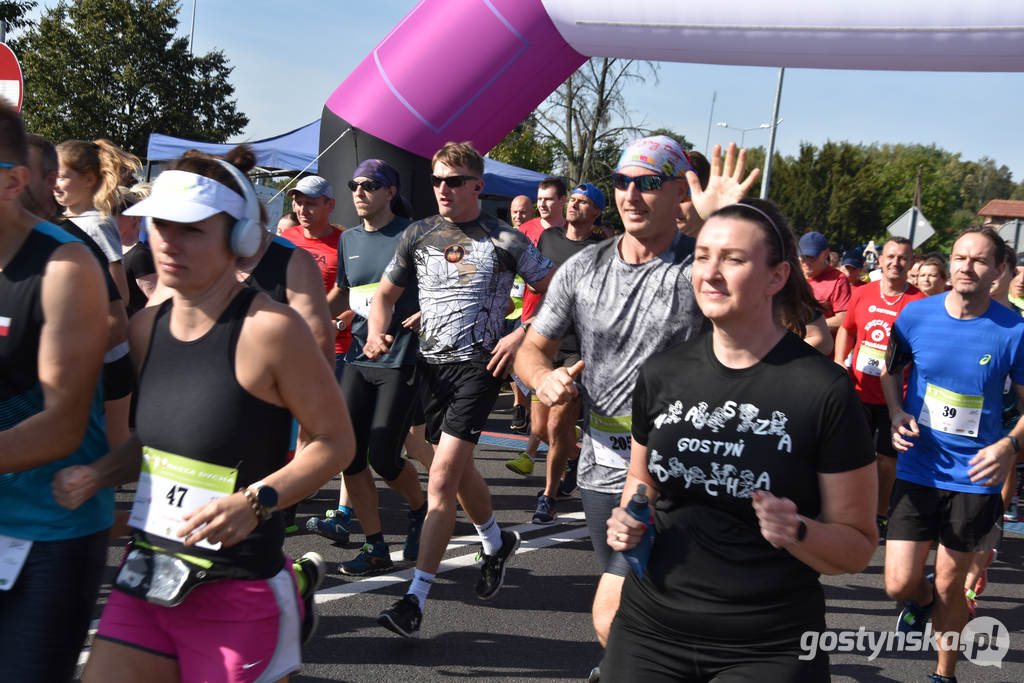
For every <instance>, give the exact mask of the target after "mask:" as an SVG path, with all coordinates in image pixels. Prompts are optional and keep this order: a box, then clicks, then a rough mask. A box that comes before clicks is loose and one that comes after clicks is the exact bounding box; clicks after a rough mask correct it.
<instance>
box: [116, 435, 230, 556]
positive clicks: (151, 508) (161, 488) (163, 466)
mask: <svg viewBox="0 0 1024 683" xmlns="http://www.w3.org/2000/svg"><path fill="white" fill-rule="evenodd" d="M237 479H238V470H236V469H232V468H230V467H222V466H220V465H211V464H209V463H205V462H202V461H199V460H193V459H192V458H186V457H184V456H181V455H174V454H173V453H165V452H164V451H159V450H157V449H155V448H149V447H148V446H146V447H143V449H142V471H141V472H140V473H139V487H138V489H137V491H136V493H135V502H134V503H133V504H132V512H131V516H130V517H129V518H128V524H129V526H132V527H135V528H136V529H142V530H144V531H145V532H146V533H150V534H154V535H156V536H160V537H163V538H167V539H171V540H173V541H180V540H181V539H180V538H178V529H180V528H181V527H182V526H183V525H184V524H185V515H187V514H188V513H190V512H192V511H193V510H197V509H199V508H201V507H203V506H204V505H206V504H207V503H209V502H211V501H214V500H217V499H218V498H223V497H224V496H230V495H231V494H232V493H234V491H235V481H236V480H237ZM196 545H197V546H200V547H202V548H208V549H210V550H220V545H221V544H220V543H213V544H212V543H208V542H206V541H205V540H203V541H199V542H198V543H196Z"/></svg>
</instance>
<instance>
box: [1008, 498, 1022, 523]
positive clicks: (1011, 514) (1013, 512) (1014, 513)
mask: <svg viewBox="0 0 1024 683" xmlns="http://www.w3.org/2000/svg"><path fill="white" fill-rule="evenodd" d="M1003 521H1004V522H1021V521H1024V520H1022V519H1021V516H1020V501H1019V500H1017V499H1014V500H1013V502H1011V503H1010V507H1008V508H1006V512H1004V513H1003Z"/></svg>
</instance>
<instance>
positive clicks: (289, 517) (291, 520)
mask: <svg viewBox="0 0 1024 683" xmlns="http://www.w3.org/2000/svg"><path fill="white" fill-rule="evenodd" d="M297 507H298V505H292V506H291V507H286V508H285V509H284V510H281V520H282V521H283V522H284V532H285V533H286V534H294V533H295V532H297V531H298V530H299V525H298V524H296V523H295V509H296V508H297Z"/></svg>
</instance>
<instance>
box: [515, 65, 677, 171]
mask: <svg viewBox="0 0 1024 683" xmlns="http://www.w3.org/2000/svg"><path fill="white" fill-rule="evenodd" d="M645 72H647V73H649V74H650V75H652V76H654V77H655V78H656V77H657V67H655V66H654V65H653V64H652V63H651V62H637V61H635V60H632V59H609V58H601V57H592V58H590V59H588V60H587V62H586V63H585V64H584V65H583V66H581V67H580V68H579V69H577V70H576V71H575V72H574V73H573V74H572V75H571V76H569V78H568V79H566V81H565V82H564V83H563V84H562V85H560V86H559V87H558V89H557V90H556V91H555V92H554V93H552V94H551V96H550V97H548V99H547V100H545V101H544V103H543V104H541V106H540V107H538V109H537V111H536V112H535V116H536V120H537V129H538V132H539V133H540V135H541V139H542V141H544V142H549V143H550V144H551V145H552V146H553V148H554V151H555V154H556V160H557V161H559V162H561V163H562V165H563V168H562V169H561V170H562V172H563V173H564V175H565V176H566V177H567V178H568V179H569V182H570V184H576V183H581V182H587V181H591V182H593V179H594V178H601V177H604V176H608V175H609V174H610V173H611V168H609V167H608V161H607V156H606V154H605V155H602V154H599V152H605V153H606V152H607V150H608V149H621V148H622V146H623V144H624V143H625V142H626V138H627V137H629V136H630V135H638V134H639V133H640V132H641V129H640V128H638V127H637V126H635V125H633V124H632V123H631V116H630V111H629V108H628V107H627V106H626V100H625V97H624V96H623V94H622V90H623V88H624V87H625V86H626V84H627V83H631V82H641V83H642V82H644V81H645V80H646V76H645ZM680 144H682V143H681V142H680ZM614 163H615V160H614V159H613V160H612V161H611V164H614Z"/></svg>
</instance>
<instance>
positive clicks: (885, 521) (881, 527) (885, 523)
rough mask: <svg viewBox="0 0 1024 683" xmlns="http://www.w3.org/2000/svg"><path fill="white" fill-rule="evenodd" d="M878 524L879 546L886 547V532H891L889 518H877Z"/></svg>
mask: <svg viewBox="0 0 1024 683" xmlns="http://www.w3.org/2000/svg"><path fill="white" fill-rule="evenodd" d="M875 523H876V524H878V545H885V532H886V531H888V530H889V518H888V517H882V516H881V515H879V516H878V517H876V518H875Z"/></svg>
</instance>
